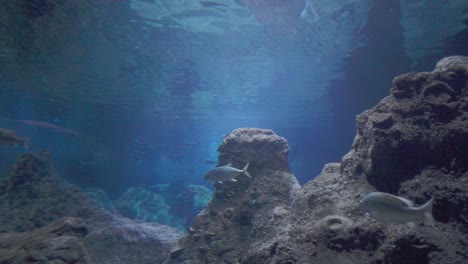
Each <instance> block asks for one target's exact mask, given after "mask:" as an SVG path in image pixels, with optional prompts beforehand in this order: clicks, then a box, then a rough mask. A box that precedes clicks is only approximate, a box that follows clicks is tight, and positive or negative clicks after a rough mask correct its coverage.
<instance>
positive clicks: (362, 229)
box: [166, 57, 468, 264]
mask: <svg viewBox="0 0 468 264" xmlns="http://www.w3.org/2000/svg"><path fill="white" fill-rule="evenodd" d="M466 60H467V59H466V58H463V57H451V58H446V59H444V60H442V61H441V62H439V64H438V65H437V68H436V70H435V71H433V72H422V73H409V74H405V75H402V76H399V77H396V78H395V79H394V82H393V87H392V89H391V95H390V96H388V97H386V98H385V99H383V100H382V101H381V102H380V103H379V104H378V105H377V106H375V107H374V108H372V109H370V110H368V111H366V112H364V113H362V114H361V115H359V116H358V117H357V135H356V138H355V140H354V143H353V146H352V149H351V151H350V152H349V153H348V154H346V155H345V156H344V157H343V159H342V161H341V163H331V164H327V165H325V167H324V169H323V171H322V173H321V174H320V175H319V176H318V177H317V178H315V179H314V180H312V181H310V182H308V183H307V184H305V185H304V186H302V187H300V186H299V185H298V183H297V181H296V179H295V177H294V176H293V175H292V174H291V172H290V171H289V169H288V165H287V153H288V147H287V142H286V141H285V140H284V139H282V138H281V137H279V136H277V135H275V134H274V133H273V132H272V131H271V130H264V129H238V130H235V131H234V132H232V133H231V134H230V135H229V136H228V137H227V138H226V139H225V141H224V142H223V144H222V145H221V146H220V147H219V149H218V150H219V152H220V155H219V160H220V164H225V163H232V164H233V166H234V167H242V166H243V165H244V164H245V163H247V162H250V164H251V165H250V166H251V167H250V168H251V169H250V170H249V171H250V174H251V175H252V176H253V178H252V179H250V178H247V177H243V176H239V177H238V182H226V183H223V184H218V183H215V188H216V193H215V195H214V197H213V200H212V202H211V203H210V204H209V205H208V207H207V208H205V209H204V210H203V211H202V213H201V214H200V215H199V216H198V217H197V219H196V220H195V222H194V224H193V226H192V228H191V230H190V233H189V234H187V235H186V236H185V237H183V238H182V239H181V240H179V242H178V246H177V249H176V250H174V251H173V252H172V253H171V255H170V258H169V259H168V260H167V261H166V263H190V264H197V263H217V264H218V263H256V264H257V263H300V264H304V263H339V264H341V263H343V264H344V263H372V264H379V263H381V264H383V263H398V264H400V263H423V264H424V263H459V264H461V263H464V262H466V259H467V258H468V252H467V250H466V244H467V243H468V237H467V236H466V234H467V233H468V232H467V230H466V226H468V225H467V224H468V219H467V215H468V211H467V210H468V196H467V195H466V194H467V193H468V184H467V181H468V174H467V171H468V170H467V169H468V168H467V166H468V160H467V159H468V155H467V150H466V146H468V141H467V140H468V64H467V63H466ZM374 190H378V191H383V192H389V193H393V194H396V195H400V196H403V197H406V198H408V199H411V200H414V201H415V202H416V203H419V204H421V203H423V202H426V201H427V200H429V199H430V198H431V197H434V209H433V213H434V216H435V218H436V220H437V223H436V225H435V226H426V225H420V226H418V227H417V228H416V229H411V228H410V227H407V226H405V225H385V224H382V223H379V222H376V221H374V220H372V219H370V218H368V217H365V216H364V215H362V214H361V213H360V212H359V210H358V202H359V200H360V197H362V196H363V195H365V194H367V193H368V192H371V191H374Z"/></svg>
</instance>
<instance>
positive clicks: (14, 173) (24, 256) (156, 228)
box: [0, 153, 182, 264]
mask: <svg viewBox="0 0 468 264" xmlns="http://www.w3.org/2000/svg"><path fill="white" fill-rule="evenodd" d="M0 208H1V209H0V210H1V212H2V213H1V214H0V263H15V264H16V263H18V264H20V263H21V264H24V263H109V264H110V263H112V264H118V263H160V262H162V261H163V260H164V259H165V258H166V257H167V255H168V254H169V252H170V250H171V249H172V248H173V246H174V245H175V241H176V240H177V239H178V238H180V237H181V236H182V233H181V232H180V231H178V230H176V229H174V228H170V227H168V226H164V225H159V224H156V223H142V222H136V221H133V220H130V219H127V218H123V217H120V216H117V215H113V214H111V213H109V212H107V211H106V210H104V209H102V208H100V207H98V206H97V205H96V204H95V203H94V202H93V201H92V199H91V198H90V197H88V196H87V195H84V194H82V193H81V192H80V191H79V189H78V188H77V187H75V186H72V185H69V184H67V183H65V182H64V181H63V180H62V179H61V178H59V177H58V176H57V175H56V173H55V170H54V167H53V165H52V162H51V158H50V156H49V155H48V154H47V153H39V154H24V155H22V156H21V157H20V158H19V159H18V161H17V162H16V163H15V164H14V165H13V167H12V169H11V170H10V173H9V175H8V177H7V178H6V179H5V180H2V181H0ZM64 217H65V218H64Z"/></svg>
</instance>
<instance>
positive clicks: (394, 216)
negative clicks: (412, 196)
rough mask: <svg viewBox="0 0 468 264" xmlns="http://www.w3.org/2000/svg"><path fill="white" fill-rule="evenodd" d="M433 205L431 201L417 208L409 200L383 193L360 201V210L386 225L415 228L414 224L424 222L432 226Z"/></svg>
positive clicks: (374, 193) (377, 193)
mask: <svg viewBox="0 0 468 264" xmlns="http://www.w3.org/2000/svg"><path fill="white" fill-rule="evenodd" d="M432 203H433V199H430V200H429V201H428V202H426V203H425V204H423V205H421V206H419V207H416V206H414V203H413V202H412V201H410V200H408V199H405V198H401V197H398V196H394V195H391V194H388V193H383V192H372V193H369V194H368V195H367V196H365V197H364V198H363V199H362V200H361V201H360V205H359V207H360V209H361V211H363V212H364V213H366V214H368V215H369V216H370V217H372V218H374V219H375V220H377V221H380V222H382V223H386V224H407V225H409V226H410V227H413V226H414V225H415V224H414V222H416V221H420V220H424V221H426V222H428V223H430V224H431V225H432V224H433V223H434V217H433V216H432Z"/></svg>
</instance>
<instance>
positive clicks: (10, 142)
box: [0, 128, 29, 149]
mask: <svg viewBox="0 0 468 264" xmlns="http://www.w3.org/2000/svg"><path fill="white" fill-rule="evenodd" d="M0 145H4V146H23V147H24V148H25V149H29V138H23V137H20V136H18V135H17V134H16V132H15V131H13V130H10V129H6V128H0Z"/></svg>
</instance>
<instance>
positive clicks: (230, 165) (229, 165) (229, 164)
mask: <svg viewBox="0 0 468 264" xmlns="http://www.w3.org/2000/svg"><path fill="white" fill-rule="evenodd" d="M223 167H232V163H231V162H229V163H228V164H226V165H224V166H223Z"/></svg>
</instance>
